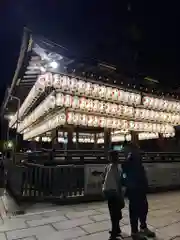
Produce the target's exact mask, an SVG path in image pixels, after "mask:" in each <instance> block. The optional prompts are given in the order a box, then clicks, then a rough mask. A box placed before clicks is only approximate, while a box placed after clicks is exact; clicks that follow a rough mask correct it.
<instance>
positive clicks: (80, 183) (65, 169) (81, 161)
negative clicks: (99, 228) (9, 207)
mask: <svg viewBox="0 0 180 240" xmlns="http://www.w3.org/2000/svg"><path fill="white" fill-rule="evenodd" d="M142 155H143V162H144V164H147V165H148V168H149V165H153V164H154V166H155V165H158V167H159V164H160V165H161V166H164V165H165V164H166V165H168V164H169V165H172V166H173V167H174V166H177V168H178V169H179V170H180V153H143V154H142ZM124 159H125V158H124V154H119V162H120V163H122V162H123V161H124ZM107 163H108V158H107V156H106V155H105V154H104V152H103V151H71V152H70V151H69V152H65V153H64V152H62V151H58V152H53V153H51V152H48V153H47V152H38V153H31V154H29V155H24V158H23V155H22V156H21V159H19V161H18V162H17V163H16V164H15V163H14V161H8V164H6V166H5V168H6V172H7V187H8V189H9V190H10V191H11V193H12V194H13V195H14V196H15V197H16V198H17V199H18V200H26V199H27V200H30V201H42V200H43V201H44V200H54V201H56V200H59V201H64V202H67V201H68V200H72V199H85V198H86V197H87V196H86V195H87V194H86V192H85V186H87V184H88V183H87V181H89V180H87V179H86V178H87V176H86V175H87V172H86V170H87V167H88V166H90V167H91V166H96V165H100V166H101V165H102V167H101V169H103V166H104V165H105V164H107ZM151 167H152V166H151ZM151 170H152V168H151ZM98 171H103V170H98ZM98 171H97V175H98V174H99V175H100V172H99V173H98ZM148 171H149V170H148ZM170 171H171V170H170ZM161 172H162V169H161ZM157 174H158V173H157ZM177 174H179V175H180V171H179V172H178V173H177ZM95 177H96V176H95ZM153 177H154V176H153ZM97 179H98V181H100V179H99V176H97ZM153 181H155V182H156V180H153ZM175 181H176V180H175ZM178 181H179V180H178ZM95 184H96V181H95ZM97 184H100V182H98V183H97ZM152 184H154V183H152ZM170 185H172V183H171V184H170ZM177 186H180V182H179V184H178V183H177V181H176V187H177ZM152 187H153V185H152ZM158 187H159V185H158ZM169 188H171V186H169ZM91 199H93V197H92V198H91ZM94 199H95V196H94Z"/></svg>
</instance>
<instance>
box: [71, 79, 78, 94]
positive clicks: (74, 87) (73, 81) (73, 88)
mask: <svg viewBox="0 0 180 240" xmlns="http://www.w3.org/2000/svg"><path fill="white" fill-rule="evenodd" d="M77 83H78V81H77V79H76V78H70V81H69V89H70V91H71V92H76V91H77V87H78V86H77Z"/></svg>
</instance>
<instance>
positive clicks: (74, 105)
mask: <svg viewBox="0 0 180 240" xmlns="http://www.w3.org/2000/svg"><path fill="white" fill-rule="evenodd" d="M72 108H74V109H76V108H80V102H79V97H77V96H74V97H73V98H72Z"/></svg>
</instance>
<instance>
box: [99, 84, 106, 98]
mask: <svg viewBox="0 0 180 240" xmlns="http://www.w3.org/2000/svg"><path fill="white" fill-rule="evenodd" d="M99 97H100V98H103V99H104V98H106V87H104V86H99Z"/></svg>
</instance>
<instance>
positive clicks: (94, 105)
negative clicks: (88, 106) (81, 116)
mask: <svg viewBox="0 0 180 240" xmlns="http://www.w3.org/2000/svg"><path fill="white" fill-rule="evenodd" d="M98 111H99V101H98V100H94V101H93V112H98Z"/></svg>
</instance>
